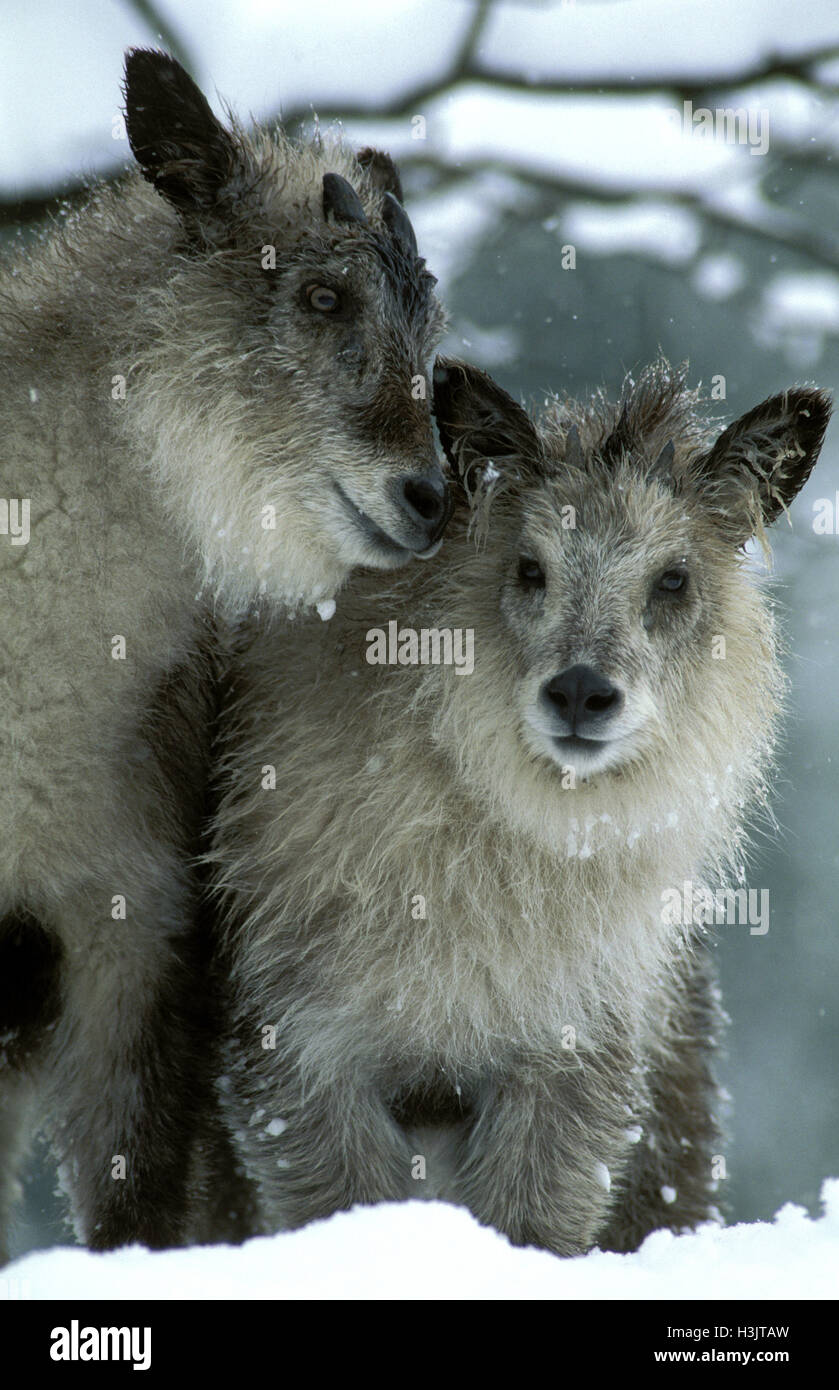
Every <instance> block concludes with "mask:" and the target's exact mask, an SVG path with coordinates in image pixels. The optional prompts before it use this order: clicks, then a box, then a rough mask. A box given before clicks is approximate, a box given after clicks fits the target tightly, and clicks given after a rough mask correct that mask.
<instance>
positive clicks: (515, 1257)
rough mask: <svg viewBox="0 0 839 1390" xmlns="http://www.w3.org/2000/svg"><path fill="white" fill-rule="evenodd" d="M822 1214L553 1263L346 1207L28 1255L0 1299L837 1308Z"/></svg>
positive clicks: (492, 1242)
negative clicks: (262, 1232)
mask: <svg viewBox="0 0 839 1390" xmlns="http://www.w3.org/2000/svg"><path fill="white" fill-rule="evenodd" d="M822 1202H823V1215H822V1216H821V1217H820V1218H819V1219H818V1220H816V1221H812V1220H810V1218H809V1217H808V1215H807V1213H806V1212H805V1211H804V1209H803V1208H802V1207H797V1206H793V1205H791V1204H789V1205H787V1206H785V1207H783V1208H782V1210H781V1211H780V1212H778V1215H777V1216H776V1217H775V1220H774V1221H773V1222H771V1223H768V1222H766V1223H756V1224H754V1225H740V1226H731V1227H728V1228H727V1229H722V1228H720V1227H717V1226H710V1225H709V1226H706V1227H703V1228H702V1229H701V1230H699V1231H696V1232H694V1233H693V1234H691V1235H684V1236H674V1235H672V1234H671V1233H670V1232H669V1231H657V1232H656V1233H655V1234H654V1235H652V1236H650V1237H649V1238H648V1239H647V1240H646V1241H645V1243H644V1245H643V1246H642V1247H641V1249H640V1250H639V1251H638V1252H637V1253H636V1254H634V1255H610V1254H603V1253H602V1252H600V1251H594V1252H593V1253H592V1254H590V1255H585V1256H581V1257H580V1258H578V1259H573V1260H560V1259H557V1258H556V1257H555V1256H553V1255H548V1254H546V1253H545V1252H544V1251H540V1250H521V1249H516V1248H514V1247H513V1246H511V1245H509V1244H508V1242H507V1241H506V1240H505V1238H504V1237H503V1236H500V1235H498V1234H497V1233H496V1232H495V1231H491V1230H488V1229H487V1228H486V1227H485V1226H479V1225H478V1223H477V1221H475V1220H474V1218H473V1217H472V1216H470V1215H469V1213H468V1212H467V1211H465V1210H464V1209H463V1208H461V1207H452V1206H446V1205H445V1204H444V1203H442V1202H407V1203H404V1204H400V1205H396V1204H390V1205H384V1206H378V1207H357V1208H356V1209H355V1210H354V1211H351V1212H341V1213H339V1214H338V1215H336V1216H333V1217H332V1218H331V1219H330V1220H328V1221H318V1222H316V1223H315V1224H313V1225H311V1226H307V1227H306V1228H305V1229H303V1230H301V1231H293V1232H291V1233H289V1234H287V1235H277V1236H272V1237H269V1238H265V1239H261V1240H252V1241H249V1242H248V1244H247V1245H244V1246H241V1247H240V1248H231V1247H227V1246H212V1247H204V1248H195V1249H191V1250H171V1251H166V1252H163V1253H152V1252H150V1251H148V1250H144V1249H142V1248H140V1247H139V1246H133V1247H131V1248H130V1249H128V1250H118V1251H115V1252H113V1253H112V1254H105V1255H102V1254H91V1253H90V1252H88V1251H85V1250H70V1249H66V1248H60V1249H56V1250H46V1251H39V1252H38V1253H36V1254H33V1255H27V1256H25V1257H24V1258H23V1259H21V1260H18V1261H17V1262H16V1263H15V1264H13V1265H10V1266H9V1267H8V1269H7V1270H6V1271H5V1276H6V1278H5V1286H4V1280H2V1279H0V1297H3V1296H5V1297H11V1298H37V1299H45V1298H50V1299H67V1298H72V1299H73V1300H74V1301H75V1300H77V1299H84V1298H138V1299H144V1298H150V1299H192V1298H203V1299H212V1298H225V1299H228V1298H232V1299H285V1298H297V1299H434V1300H452V1299H541V1298H556V1299H621V1300H624V1299H667V1300H670V1299H682V1298H690V1299H725V1298H748V1299H757V1298H792V1299H828V1298H831V1299H832V1298H836V1297H837V1295H839V1179H837V1178H832V1179H829V1180H827V1181H826V1182H825V1183H824V1186H823V1188H822Z"/></svg>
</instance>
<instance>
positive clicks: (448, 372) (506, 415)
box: [434, 357, 542, 491]
mask: <svg viewBox="0 0 839 1390" xmlns="http://www.w3.org/2000/svg"><path fill="white" fill-rule="evenodd" d="M434 415H435V417H436V420H437V429H438V430H439V432H440V442H441V443H442V445H443V449H444V450H445V453H446V458H447V459H448V460H449V463H450V464H451V466H452V468H453V469H454V472H455V475H456V476H457V477H458V478H459V479H460V481H461V482H462V483H463V484H464V486H465V487H466V488H467V490H469V491H471V488H472V484H473V478H474V471H475V470H476V469H481V468H485V467H486V466H488V465H489V464H493V465H494V466H497V468H498V470H499V472H504V471H508V470H515V471H516V472H518V473H525V474H526V473H531V472H532V473H537V472H538V471H539V467H540V462H541V458H542V449H541V445H540V442H539V436H538V434H537V433H536V429H535V427H534V425H533V423H532V421H531V419H530V416H529V415H528V414H527V412H526V411H525V410H522V407H521V406H520V405H519V404H518V403H517V402H516V401H514V400H513V398H512V396H509V395H508V394H507V392H506V391H505V390H503V389H502V387H500V386H499V385H498V384H497V382H495V381H493V379H492V377H491V376H489V375H488V374H487V373H486V372H482V371H481V370H480V368H478V367H472V366H470V365H469V364H468V363H467V362H459V361H457V360H456V359H454V358H445V357H438V358H437V360H436V362H435V363H434Z"/></svg>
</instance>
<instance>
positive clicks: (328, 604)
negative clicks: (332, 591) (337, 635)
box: [315, 598, 335, 623]
mask: <svg viewBox="0 0 839 1390" xmlns="http://www.w3.org/2000/svg"><path fill="white" fill-rule="evenodd" d="M315 607H316V609H317V610H318V614H319V615H320V618H321V621H322V622H324V623H328V622H329V619H330V618H334V617H335V600H334V598H322V599H321V600H320V603H316V604H315Z"/></svg>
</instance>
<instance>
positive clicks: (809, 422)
mask: <svg viewBox="0 0 839 1390" xmlns="http://www.w3.org/2000/svg"><path fill="white" fill-rule="evenodd" d="M831 410H832V401H831V398H830V396H829V394H828V393H827V392H826V391H820V390H818V388H817V387H815V386H803V387H793V388H791V389H790V390H789V391H782V392H781V393H780V394H779V395H777V396H770V397H769V398H768V399H767V400H765V401H762V402H761V404H760V405H758V406H755V408H754V410H750V411H748V412H747V413H746V414H745V415H742V416H741V417H740V419H739V420H735V421H734V423H733V424H731V425H729V426H728V429H727V430H724V431H723V433H722V434H721V435H720V437H719V439H718V440H717V442H716V444H714V446H713V448H711V449H710V450H709V451H708V452H707V453H706V454H703V455H702V457H701V458H699V459H698V460H697V461H696V462H695V463H694V464H693V465H692V468H691V474H692V477H693V482H694V486H695V487H696V488H697V490H698V492H699V493H700V495H701V496H702V498H703V500H704V501H705V502H706V504H707V505H708V506H709V507H710V509H711V511H712V512H713V513H714V516H715V518H716V520H717V521H718V522H719V524H720V525H721V526H723V527H724V528H725V529H726V530H727V531H728V532H729V533H730V534H731V536H732V538H733V539H735V540H736V541H737V542H738V544H739V543H742V542H743V541H746V540H748V539H749V537H750V536H751V535H754V533H755V531H757V530H758V529H759V528H760V526H761V525H769V524H770V523H771V522H773V521H775V520H776V519H777V518H778V517H779V516H780V515H781V513H782V512H784V511H785V510H786V509H787V508H788V507H789V505H790V503H791V502H792V500H793V498H794V497H795V496H796V495H797V493H798V492H800V490H801V488H802V487H803V486H804V484H805V483H806V481H807V479H808V478H809V476H810V474H811V472H812V471H813V467H814V466H815V463H816V460H817V459H818V456H819V451H820V449H821V446H822V440H823V439H824V433H825V430H826V429H827V424H828V421H829V419H830V413H831Z"/></svg>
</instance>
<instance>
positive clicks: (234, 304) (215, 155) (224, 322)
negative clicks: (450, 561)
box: [125, 50, 449, 601]
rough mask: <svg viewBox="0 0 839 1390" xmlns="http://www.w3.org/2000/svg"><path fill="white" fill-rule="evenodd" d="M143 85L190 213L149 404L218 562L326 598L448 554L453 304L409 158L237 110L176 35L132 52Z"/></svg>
mask: <svg viewBox="0 0 839 1390" xmlns="http://www.w3.org/2000/svg"><path fill="white" fill-rule="evenodd" d="M125 96H126V124H127V131H128V137H129V141H130V144H131V148H132V151H133V153H134V155H135V157H136V159H137V161H138V163H139V165H140V169H141V172H142V174H143V176H144V177H145V179H146V180H147V181H148V182H149V183H150V184H151V185H152V186H153V187H154V188H155V189H156V190H157V192H158V193H159V194H160V195H162V197H163V199H164V200H165V201H166V203H168V204H169V205H170V208H171V209H173V210H174V213H175V214H176V216H174V217H173V216H171V215H170V218H169V219H168V225H169V230H170V253H169V254H170V257H171V276H170V279H169V282H168V284H167V292H166V294H165V296H163V297H162V298H161V299H155V300H154V301H153V302H152V305H151V310H150V312H152V313H153V314H154V315H156V320H155V322H156V325H157V328H158V335H157V338H156V340H155V345H154V349H153V351H152V352H150V353H149V354H148V360H147V362H146V363H145V364H144V365H145V367H146V371H147V380H150V386H151V389H150V390H149V391H147V396H148V398H149V399H150V400H151V401H152V406H151V412H150V413H149V412H147V418H148V419H149V420H151V419H153V420H155V421H157V427H158V433H159V435H160V442H161V449H160V453H161V455H163V454H166V456H167V458H168V459H169V462H168V463H167V464H166V465H164V466H165V468H166V469H167V470H168V472H169V474H170V475H174V477H172V476H170V481H174V482H175V484H176V486H177V483H178V481H180V485H181V492H182V494H183V496H184V499H185V501H186V510H188V511H189V513H190V516H191V517H193V518H194V521H193V526H194V528H195V529H196V530H197V531H198V533H199V534H198V537H197V539H198V542H199V545H200V546H203V547H205V548H207V549H208V550H209V556H208V566H207V567H208V570H209V571H210V572H212V573H213V574H214V575H215V577H216V580H217V581H219V580H223V579H224V578H228V579H230V578H231V576H232V575H234V574H235V573H237V572H241V573H242V574H243V576H244V577H243V578H242V580H241V585H242V588H243V590H246V589H247V587H248V583H249V582H250V581H252V580H253V579H255V578H258V579H259V581H260V584H261V587H262V588H263V590H266V591H267V592H268V593H269V594H271V595H274V596H277V597H279V598H281V599H285V600H290V601H297V600H299V599H302V600H303V601H307V600H311V599H314V598H318V597H323V596H325V595H328V594H330V593H332V592H334V590H335V589H336V588H337V587H338V586H339V585H340V583H341V582H343V580H344V579H345V578H346V576H347V574H348V572H349V570H350V569H351V568H352V567H353V566H356V565H367V566H374V567H378V568H382V569H391V568H396V567H398V566H400V565H403V564H405V563H406V562H408V561H409V560H411V559H412V558H413V557H420V558H426V557H429V556H431V555H433V553H434V552H435V550H436V549H437V547H438V545H439V542H440V538H441V536H442V533H443V530H444V528H445V525H446V522H447V520H448V516H449V498H448V489H447V481H446V478H445V476H444V472H443V469H442V468H441V465H440V461H439V459H438V457H437V454H436V450H435V446H434V439H433V431H432V427H431V416H430V402H429V400H428V399H427V396H430V382H429V383H428V390H426V379H427V373H428V371H429V364H430V361H431V356H432V354H433V350H434V348H435V346H436V344H437V342H438V341H439V338H440V336H441V333H442V331H443V327H444V315H443V311H442V309H441V307H440V305H439V303H438V301H437V299H436V297H435V294H434V284H435V281H434V278H433V276H431V275H430V274H429V273H428V271H427V270H426V268H425V262H424V261H423V260H422V259H421V257H420V256H419V254H418V249H417V243H416V238H415V235H414V232H413V229H412V227H411V223H410V221H409V219H408V216H407V214H406V212H405V210H404V208H403V206H402V189H401V186H400V181H399V175H398V173H397V170H396V168H395V166H394V164H393V163H392V161H391V160H390V158H389V157H388V156H387V155H384V154H382V153H380V152H377V151H374V150H363V151H361V152H360V153H359V154H357V155H355V154H353V153H352V152H350V151H349V150H347V149H345V148H344V147H342V146H341V144H340V143H337V142H333V143H329V141H327V140H322V139H320V138H318V139H316V140H314V141H312V142H310V143H302V144H295V143H292V142H291V141H290V140H288V139H286V138H285V137H284V136H283V135H282V134H281V133H279V132H276V131H275V132H268V131H261V130H259V129H257V130H252V131H245V130H243V129H242V128H240V127H239V126H238V125H237V124H236V122H235V121H234V120H233V119H232V118H231V122H230V127H231V128H230V129H228V128H226V126H225V125H223V124H222V123H221V122H220V121H219V120H217V118H216V117H215V115H214V114H213V112H212V110H211V109H210V106H209V105H208V103H207V101H206V99H205V97H204V96H203V95H202V93H201V92H200V91H199V89H198V88H197V87H196V85H195V83H194V82H193V81H192V79H191V78H190V77H189V76H188V75H187V73H186V72H185V71H184V69H183V68H182V67H181V66H180V65H179V64H178V63H176V62H175V61H174V60H173V59H172V58H170V57H168V56H167V55H166V54H162V53H158V52H153V51H147V50H133V51H131V52H130V53H129V54H128V57H127V60H126V80H125ZM141 365H143V364H141ZM213 518H214V519H213Z"/></svg>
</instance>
